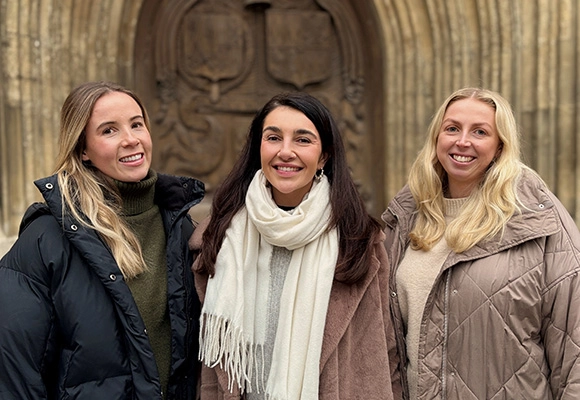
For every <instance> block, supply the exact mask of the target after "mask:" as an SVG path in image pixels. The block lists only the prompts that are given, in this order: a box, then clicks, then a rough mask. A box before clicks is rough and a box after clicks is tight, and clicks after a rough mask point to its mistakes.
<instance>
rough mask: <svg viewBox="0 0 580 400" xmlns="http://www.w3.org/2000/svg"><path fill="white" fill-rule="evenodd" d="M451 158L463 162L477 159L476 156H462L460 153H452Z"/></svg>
mask: <svg viewBox="0 0 580 400" xmlns="http://www.w3.org/2000/svg"><path fill="white" fill-rule="evenodd" d="M451 158H453V159H454V160H455V161H457V162H462V163H466V162H470V161H472V160H474V159H475V157H470V156H461V155H459V154H452V155H451Z"/></svg>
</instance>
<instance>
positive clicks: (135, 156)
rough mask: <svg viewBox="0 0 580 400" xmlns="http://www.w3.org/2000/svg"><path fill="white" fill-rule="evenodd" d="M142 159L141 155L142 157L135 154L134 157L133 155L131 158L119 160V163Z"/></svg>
mask: <svg viewBox="0 0 580 400" xmlns="http://www.w3.org/2000/svg"><path fill="white" fill-rule="evenodd" d="M142 157H143V155H142V154H136V155H134V156H131V157H124V158H121V160H120V161H121V162H130V161H137V160H140V159H141V158H142Z"/></svg>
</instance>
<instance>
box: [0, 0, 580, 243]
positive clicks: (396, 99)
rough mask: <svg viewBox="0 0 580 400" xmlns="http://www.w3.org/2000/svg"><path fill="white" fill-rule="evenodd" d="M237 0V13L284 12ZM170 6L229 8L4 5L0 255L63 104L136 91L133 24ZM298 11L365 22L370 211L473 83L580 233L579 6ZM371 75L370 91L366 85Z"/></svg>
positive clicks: (430, 3) (445, 2)
mask: <svg viewBox="0 0 580 400" xmlns="http://www.w3.org/2000/svg"><path fill="white" fill-rule="evenodd" d="M237 1H239V3H240V4H242V5H243V6H244V7H249V6H258V7H274V6H277V5H279V4H282V5H284V4H290V3H289V2H288V1H286V0H268V1H267V0H264V1H257V0H237ZM170 3H171V5H172V6H175V5H182V6H183V7H200V9H201V7H205V6H207V7H211V6H212V4H216V5H218V4H226V3H228V4H233V3H236V1H233V0H232V1H231V2H229V0H228V2H226V3H224V2H221V3H220V2H219V1H217V0H213V1H212V0H187V1H186V0H171V2H170V1H169V0H165V1H164V0H155V1H153V0H149V1H147V0H125V1H117V0H103V1H95V2H92V1H84V0H67V1H60V0H0V85H1V86H0V254H2V253H3V249H2V247H1V245H2V244H3V243H4V246H6V245H9V244H10V243H11V241H12V240H13V238H14V235H16V232H17V228H18V223H19V221H20V218H21V216H22V213H23V212H24V210H25V209H26V207H27V205H28V204H29V203H30V202H32V201H36V200H39V198H38V194H37V191H36V189H35V188H34V185H33V184H32V181H33V180H34V179H37V178H40V177H42V176H45V175H48V174H50V173H51V172H52V168H53V161H54V158H55V156H56V148H57V137H58V115H59V111H60V105H61V104H62V101H63V100H64V98H65V96H66V94H67V93H68V92H69V90H70V89H71V88H72V87H74V86H76V85H77V84H79V83H81V82H83V81H87V80H99V79H106V80H114V81H118V82H119V83H121V84H124V85H126V86H128V87H131V88H135V87H138V86H142V82H140V81H139V80H138V79H137V77H138V76H139V75H138V72H137V71H140V70H141V66H142V65H148V63H151V62H152V60H150V59H149V58H148V57H147V54H148V48H136V47H135V46H136V43H139V39H140V38H139V36H138V35H139V34H142V33H143V31H142V29H143V25H142V24H141V25H140V24H139V23H140V21H141V22H142V21H144V20H147V19H148V18H151V15H147V13H150V12H151V10H154V9H155V8H154V7H152V5H153V4H157V5H159V4H160V5H168V4H170ZM236 4H237V3H236ZM157 5H156V6H155V7H157ZM292 7H295V8H304V9H309V10H312V9H320V10H326V11H329V10H330V8H331V7H333V8H334V10H330V11H332V12H330V14H331V15H333V16H336V15H347V14H349V13H351V14H352V13H354V14H356V16H353V18H355V17H356V19H357V21H358V23H359V24H362V28H361V31H360V32H359V33H360V37H358V38H357V39H356V40H358V42H354V43H353V45H352V46H351V47H348V49H355V50H356V49H360V48H361V46H362V48H363V49H364V51H363V52H362V53H361V54H363V57H364V59H363V61H362V62H363V67H364V68H365V69H366V71H367V80H366V82H364V85H366V87H370V88H372V90H373V91H379V92H380V95H379V96H377V99H379V100H377V101H376V102H375V104H374V105H372V106H371V107H370V108H367V109H365V112H366V113H367V114H368V113H372V114H373V115H375V116H378V118H381V121H380V123H374V124H370V128H369V129H371V130H374V131H373V132H369V133H368V134H369V135H371V136H370V137H371V138H374V140H375V144H376V145H374V146H370V147H368V148H367V150H365V151H366V152H368V154H363V155H362V156H361V155H360V154H358V155H357V157H354V159H359V160H368V159H371V160H374V161H373V163H372V164H370V165H365V166H364V168H360V166H358V167H359V168H358V169H359V171H362V172H359V174H361V173H364V171H365V170H366V171H368V174H369V175H373V176H378V177H380V179H381V182H382V184H379V185H375V187H373V190H375V191H376V193H378V196H377V198H379V199H380V201H381V204H378V205H376V208H377V209H381V208H384V206H386V202H387V201H388V199H390V198H391V197H392V196H393V195H394V194H395V193H396V191H397V190H398V189H399V188H400V187H401V186H402V185H403V184H404V183H405V178H406V174H407V171H408V168H409V166H410V164H411V162H412V160H413V159H414V157H415V154H416V152H417V150H418V149H419V147H420V146H421V144H422V142H423V140H424V135H425V131H426V128H427V125H428V123H429V120H430V117H431V115H432V114H433V112H434V111H435V109H436V108H437V107H438V106H439V104H440V103H441V102H442V101H443V100H444V99H445V98H446V97H447V95H448V94H449V93H451V92H452V91H454V90H455V89H457V88H459V87H462V86H467V85H470V86H483V87H486V88H489V89H492V90H497V91H499V92H501V93H502V94H503V95H504V96H505V97H506V98H507V99H509V100H510V101H511V103H512V105H513V108H514V111H515V113H516V117H517V119H518V121H519V123H520V126H521V130H522V136H523V142H524V145H523V149H524V156H525V161H526V162H527V163H528V164H529V165H531V166H532V167H533V168H535V169H536V170H537V171H538V172H539V173H540V174H541V176H542V177H543V178H544V179H545V180H546V181H547V183H548V184H549V186H550V187H551V188H552V189H553V190H554V192H555V193H556V194H557V195H558V197H559V198H560V199H561V200H562V202H563V203H564V205H565V206H566V207H567V208H568V210H569V211H570V213H571V214H572V215H573V216H574V218H575V219H576V221H580V188H579V186H578V182H579V174H580V163H579V161H578V158H577V154H578V150H579V146H580V141H578V140H577V134H576V132H577V130H578V125H579V122H580V121H579V117H578V115H580V114H579V113H578V112H577V111H578V107H579V106H580V98H579V97H578V90H579V67H580V66H579V63H578V52H577V48H578V40H579V37H580V29H579V24H578V21H579V20H580V19H579V17H580V3H579V2H577V1H576V0H559V1H552V0H537V1H529V0H510V1H485V0H332V1H328V0H326V1H323V0H319V1H315V0H293V2H292ZM344 7H350V8H349V9H348V10H347V11H348V12H346V11H344ZM341 22H342V21H341V20H333V26H334V28H335V29H336V30H339V31H340V30H341V29H343V27H342V25H341V24H340V23H341ZM368 26H370V27H371V28H368ZM139 27H141V28H139ZM138 28H139V29H138ZM365 32H366V33H365ZM372 32H378V33H379V34H378V36H373V35H371V33H372ZM349 39H352V38H351V37H349V36H346V37H344V36H343V40H349ZM343 48H344V49H347V47H344V46H343ZM344 56H345V55H344V54H342V57H343V61H344ZM369 71H371V72H372V73H373V74H375V76H376V78H375V79H372V77H371V79H368V72H369ZM376 71H379V72H376ZM379 75H380V76H379ZM373 91H371V92H369V93H371V94H372V93H375V92H373ZM375 95H376V93H375ZM148 101H150V100H148ZM338 113H341V110H338ZM355 122H356V121H355ZM377 127H380V132H377V131H376V130H377ZM377 135H379V136H377ZM367 156H368V157H367ZM354 167H355V169H356V168H357V166H356V165H355V166H354ZM166 172H172V171H166ZM377 172H378V173H377ZM204 210H206V209H204Z"/></svg>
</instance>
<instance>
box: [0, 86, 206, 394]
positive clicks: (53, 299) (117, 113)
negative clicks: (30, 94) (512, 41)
mask: <svg viewBox="0 0 580 400" xmlns="http://www.w3.org/2000/svg"><path fill="white" fill-rule="evenodd" d="M151 156H152V141H151V135H150V131H149V119H148V117H147V113H146V111H145V108H144V107H143V104H142V103H141V101H140V100H139V99H138V98H137V96H136V95H135V94H133V93H132V92H131V91H129V90H127V89H125V88H122V87H121V86H119V85H117V84H114V83H110V82H89V83H85V84H83V85H80V86H79V87H77V88H75V89H74V90H73V91H72V92H71V93H70V94H69V96H68V97H67V99H66V100H65V102H64V105H63V107H62V112H61V133H60V140H59V155H58V158H57V162H56V173H55V175H53V176H50V177H47V178H43V179H39V180H38V181H36V182H35V184H36V186H37V188H38V189H39V190H40V192H41V194H42V195H43V196H44V202H43V203H36V204H34V205H32V206H31V207H30V208H29V209H28V211H27V212H26V214H25V216H24V218H23V221H22V225H21V229H20V234H19V238H18V240H17V241H16V243H15V244H14V246H13V247H12V248H11V250H10V251H9V252H8V253H7V254H6V255H5V257H3V258H2V260H0V398H1V399H2V400H22V399H29V400H32V399H45V400H56V399H73V398H74V399H83V400H88V399H99V400H104V399H118V400H121V399H126V400H135V399H142V400H153V399H155V400H161V399H162V398H163V399H168V400H171V399H193V398H195V396H196V389H197V377H198V375H199V369H200V365H199V363H198V362H197V361H196V359H195V355H196V354H197V349H198V345H197V343H198V342H197V336H198V331H199V325H198V322H197V320H198V317H199V312H200V304H199V298H198V297H197V294H196V291H195V287H194V282H193V275H192V274H191V271H190V266H191V263H192V262H193V254H192V252H191V251H190V250H189V248H188V245H187V240H188V239H189V236H190V235H191V234H192V233H193V230H194V229H193V228H194V226H193V222H192V220H191V218H190V217H189V215H188V211H189V209H190V208H191V207H192V206H193V205H195V204H197V203H198V202H200V201H201V199H202V198H203V194H204V191H203V184H202V183H201V182H199V181H196V180H194V179H192V178H184V177H176V176H169V175H164V174H158V173H157V172H156V171H154V170H152V169H151V168H150V166H151Z"/></svg>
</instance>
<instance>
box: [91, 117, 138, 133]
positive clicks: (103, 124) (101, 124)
mask: <svg viewBox="0 0 580 400" xmlns="http://www.w3.org/2000/svg"><path fill="white" fill-rule="evenodd" d="M136 119H145V118H143V116H142V115H135V116H134V117H131V118H130V119H129V121H130V122H133V121H135V120H136ZM116 123H117V121H105V122H101V123H100V124H99V125H98V126H97V130H99V129H101V128H102V127H104V126H107V125H111V124H116Z"/></svg>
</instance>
